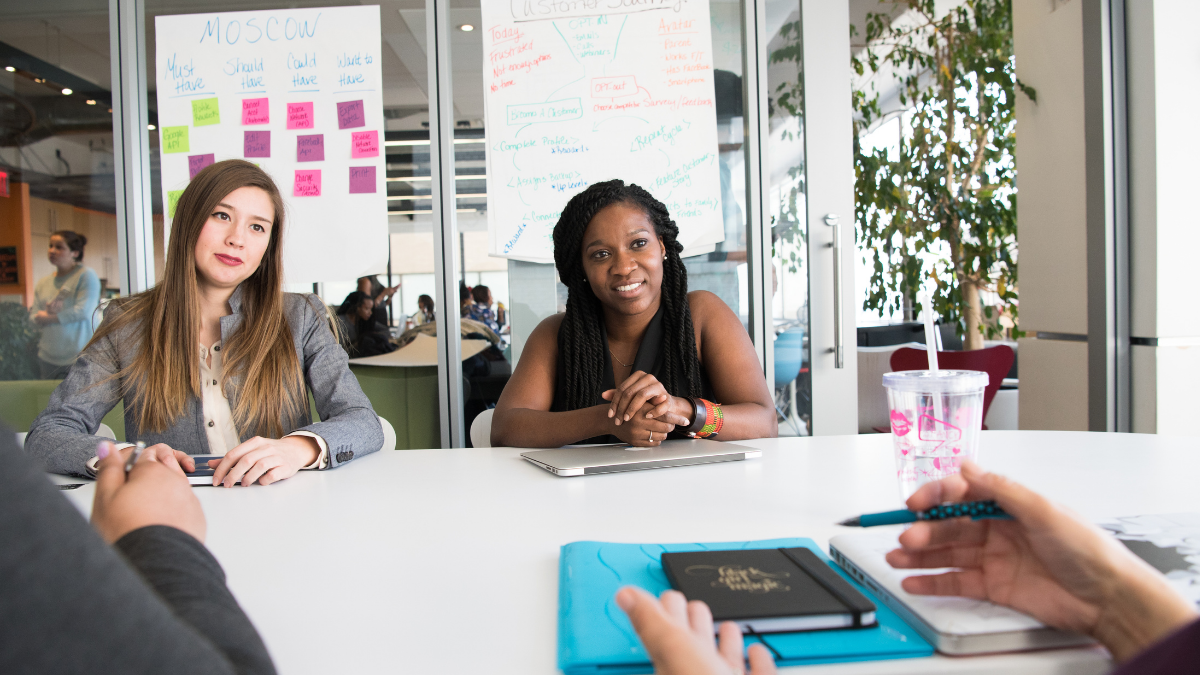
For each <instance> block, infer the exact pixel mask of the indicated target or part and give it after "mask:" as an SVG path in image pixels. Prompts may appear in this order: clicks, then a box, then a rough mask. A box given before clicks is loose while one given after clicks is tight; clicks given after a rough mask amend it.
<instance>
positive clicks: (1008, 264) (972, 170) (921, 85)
mask: <svg viewBox="0 0 1200 675" xmlns="http://www.w3.org/2000/svg"><path fill="white" fill-rule="evenodd" d="M897 4H898V5H899V7H900V8H903V9H904V10H906V11H904V12H903V13H900V14H899V15H898V16H896V18H895V19H893V15H894V14H884V13H872V14H868V15H867V20H866V35H865V37H866V46H865V48H863V49H861V50H859V51H858V52H856V53H854V54H853V56H852V59H851V62H852V65H853V68H854V72H855V73H856V74H857V76H858V77H857V78H856V84H855V87H854V91H853V105H854V111H855V133H854V154H855V174H856V183H855V216H856V220H857V222H858V232H857V235H858V242H859V246H860V249H861V250H863V251H864V252H866V253H867V255H868V256H871V257H872V258H873V259H874V260H873V270H872V274H871V278H870V280H869V283H868V297H867V300H866V301H865V303H864V306H865V308H867V309H875V310H881V311H886V310H897V311H898V310H901V309H902V308H903V305H904V304H906V303H907V302H911V300H912V298H913V297H914V296H915V294H916V292H917V291H918V290H919V289H921V288H922V287H923V286H925V282H926V280H928V279H932V280H933V282H934V283H933V284H932V286H934V287H935V289H931V290H933V291H934V296H933V298H934V299H933V305H934V311H936V312H937V313H938V314H939V315H940V316H942V317H944V318H945V319H948V320H950V321H953V322H954V323H956V324H957V325H958V327H959V330H960V331H961V332H962V334H963V336H964V342H965V347H966V348H967V349H979V348H981V347H982V346H983V339H984V337H985V335H986V336H989V337H990V336H993V335H996V334H998V333H1000V331H1001V329H1000V327H999V326H997V323H996V321H994V318H995V316H994V312H996V311H999V312H1001V313H1004V314H1007V315H1008V316H1009V317H1010V318H1011V319H1012V320H1013V321H1014V323H1015V319H1016V314H1017V256H1016V252H1017V218H1016V167H1015V165H1014V162H1013V148H1014V145H1015V124H1016V119H1015V116H1014V104H1015V96H1016V90H1017V89H1020V90H1022V91H1023V92H1024V93H1025V95H1027V96H1029V97H1030V98H1031V99H1034V100H1036V92H1034V91H1033V90H1032V89H1030V88H1029V87H1026V86H1024V85H1022V84H1021V83H1020V82H1018V80H1017V77H1016V72H1015V68H1014V62H1013V39H1012V5H1011V0H967V1H966V2H964V3H963V4H961V5H959V6H957V7H955V8H953V9H951V10H950V11H949V12H948V13H946V14H945V15H942V16H939V15H938V14H937V13H936V11H935V2H934V0H906V1H904V2H900V3H897ZM885 84H891V85H894V86H895V87H897V88H898V92H896V102H895V106H894V108H895V109H889V110H884V109H883V106H884V103H883V102H881V91H882V90H884V89H885V88H887V87H885ZM892 115H899V116H900V130H901V133H900V142H899V152H897V153H895V154H894V155H893V156H889V153H888V151H887V150H882V149H870V148H865V147H863V145H862V143H861V139H862V137H863V135H864V134H865V133H866V132H867V131H868V130H870V129H872V128H873V127H875V126H876V125H877V124H878V123H880V122H881V121H884V120H885V119H887V118H889V117H890V116H892ZM985 292H988V293H989V295H990V297H991V299H992V303H993V304H989V305H987V306H985V305H984V303H983V300H982V298H981V294H983V293H985Z"/></svg>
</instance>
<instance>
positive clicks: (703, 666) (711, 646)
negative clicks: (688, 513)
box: [616, 586, 776, 675]
mask: <svg viewBox="0 0 1200 675" xmlns="http://www.w3.org/2000/svg"><path fill="white" fill-rule="evenodd" d="M616 599H617V606H618V607H620V608H621V609H622V610H623V611H624V612H625V613H626V614H627V615H629V621H630V623H632V624H633V629H634V630H635V631H637V634H638V637H640V638H641V639H642V645H644V646H645V647H646V653H647V654H649V655H650V660H651V661H652V662H653V663H654V672H655V673H656V675H739V674H740V673H744V672H746V669H745V667H744V666H743V663H744V662H743V657H742V645H743V642H742V631H741V630H740V629H739V628H738V627H737V624H735V623H733V622H732V621H726V622H724V623H722V624H721V626H720V631H719V632H720V638H721V639H720V642H719V643H718V642H717V641H716V640H714V639H713V634H714V632H715V631H713V618H712V612H711V611H709V609H708V605H706V604H704V603H703V602H700V601H699V600H693V601H691V602H688V601H687V600H686V599H685V598H684V597H683V594H682V593H680V592H679V591H667V592H665V593H663V594H662V597H661V599H655V597H654V596H653V595H650V594H649V593H647V592H646V591H643V590H642V589H640V588H637V587H635V586H626V587H625V588H622V589H621V590H620V591H617V598H616ZM746 660H748V661H749V662H750V671H749V675H774V674H775V672H776V671H775V661H774V660H773V659H772V658H771V652H769V651H767V648H766V647H764V646H762V645H761V644H753V645H750V649H748V650H746Z"/></svg>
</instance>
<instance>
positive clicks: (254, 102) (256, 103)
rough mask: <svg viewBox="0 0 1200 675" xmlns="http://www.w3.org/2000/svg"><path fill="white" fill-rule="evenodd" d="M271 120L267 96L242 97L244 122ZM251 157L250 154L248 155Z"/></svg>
mask: <svg viewBox="0 0 1200 675" xmlns="http://www.w3.org/2000/svg"><path fill="white" fill-rule="evenodd" d="M270 121H271V115H270V110H268V106H267V99H265V98H244V99H242V124H268V123H270ZM246 156H247V157H249V156H250V155H246Z"/></svg>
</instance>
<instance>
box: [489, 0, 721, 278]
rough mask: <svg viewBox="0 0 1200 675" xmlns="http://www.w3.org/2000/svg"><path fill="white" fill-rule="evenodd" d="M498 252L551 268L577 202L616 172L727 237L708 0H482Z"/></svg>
mask: <svg viewBox="0 0 1200 675" xmlns="http://www.w3.org/2000/svg"><path fill="white" fill-rule="evenodd" d="M483 46H484V50H483V52H484V53H483V69H484V95H485V99H486V102H487V129H488V155H487V157H488V229H489V233H490V241H489V244H490V253H491V254H492V255H495V256H503V257H508V258H516V259H519V260H528V261H532V262H552V261H553V260H554V246H553V241H552V240H551V232H552V230H553V228H554V224H555V223H556V222H558V217H559V214H560V213H561V212H562V209H563V207H564V206H566V203H567V201H568V200H569V199H570V198H571V197H572V196H574V195H575V194H577V193H579V192H580V191H582V190H583V189H585V188H586V187H587V186H589V185H591V184H593V183H597V182H600V181H605V180H609V179H612V178H620V179H622V180H624V181H625V182H626V183H636V184H638V185H640V186H642V187H643V188H645V189H646V190H648V191H649V192H650V193H651V194H652V195H654V196H655V197H656V198H657V199H658V200H659V201H661V202H663V203H664V204H666V205H667V208H668V209H670V212H671V216H672V218H674V220H675V222H676V223H678V225H679V230H680V235H679V241H680V243H682V244H683V245H684V248H685V252H684V254H685V255H687V253H688V251H689V250H690V251H697V252H698V251H699V250H704V249H705V247H711V246H712V245H713V244H715V243H717V242H720V241H722V240H723V239H724V225H723V223H722V218H721V202H720V199H721V186H720V173H719V168H718V163H717V120H716V108H715V106H714V101H715V96H714V93H713V71H712V65H713V64H712V35H711V32H710V29H709V7H708V0H483Z"/></svg>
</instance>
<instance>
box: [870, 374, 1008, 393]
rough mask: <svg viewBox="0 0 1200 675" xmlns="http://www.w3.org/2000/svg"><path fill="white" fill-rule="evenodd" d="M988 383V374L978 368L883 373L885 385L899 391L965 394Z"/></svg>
mask: <svg viewBox="0 0 1200 675" xmlns="http://www.w3.org/2000/svg"><path fill="white" fill-rule="evenodd" d="M987 385H988V374H987V373H984V372H981V371H978V370H899V371H895V372H891V373H884V374H883V386H885V387H887V388H889V389H896V390H897V391H915V392H927V393H930V394H956V393H964V394H965V393H968V392H976V391H980V390H982V389H983V388H984V387H986V386H987Z"/></svg>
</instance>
